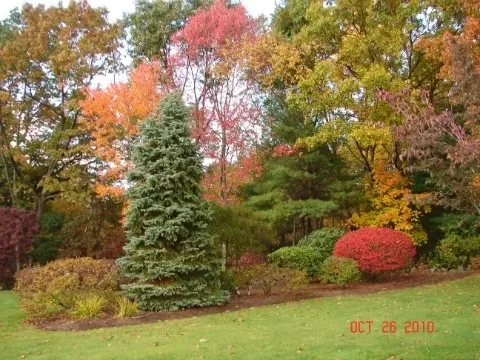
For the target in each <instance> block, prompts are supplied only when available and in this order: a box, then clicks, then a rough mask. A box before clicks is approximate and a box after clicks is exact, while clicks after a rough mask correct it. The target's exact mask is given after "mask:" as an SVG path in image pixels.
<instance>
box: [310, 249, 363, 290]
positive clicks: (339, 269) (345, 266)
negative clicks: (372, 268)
mask: <svg viewBox="0 0 480 360" xmlns="http://www.w3.org/2000/svg"><path fill="white" fill-rule="evenodd" d="M320 273H321V279H322V281H323V282H326V283H331V284H338V285H341V286H342V287H345V286H346V285H349V284H351V283H354V282H357V281H359V280H360V271H359V270H358V266H357V263H356V262H355V261H354V260H352V259H347V258H342V257H335V256H330V257H328V258H327V259H326V260H325V261H324V262H323V264H322V267H321V270H320Z"/></svg>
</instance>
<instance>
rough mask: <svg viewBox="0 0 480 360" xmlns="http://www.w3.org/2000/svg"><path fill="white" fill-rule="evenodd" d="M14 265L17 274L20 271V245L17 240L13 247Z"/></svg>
mask: <svg viewBox="0 0 480 360" xmlns="http://www.w3.org/2000/svg"><path fill="white" fill-rule="evenodd" d="M15 265H16V268H17V272H19V271H20V245H19V244H18V240H17V243H16V245H15Z"/></svg>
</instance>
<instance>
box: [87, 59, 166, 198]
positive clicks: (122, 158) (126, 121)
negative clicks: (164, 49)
mask: <svg viewBox="0 0 480 360" xmlns="http://www.w3.org/2000/svg"><path fill="white" fill-rule="evenodd" d="M162 84H163V85H164V86H162ZM167 84H168V79H166V78H165V74H164V73H163V72H162V71H161V69H160V66H159V63H158V62H143V63H141V64H140V65H139V66H138V67H136V68H134V69H132V71H131V72H130V73H129V78H128V81H127V82H121V83H115V84H111V85H109V86H108V87H107V88H105V89H87V91H86V98H85V99H84V100H83V101H81V103H80V104H81V107H82V110H83V121H82V125H83V126H84V128H85V129H86V130H87V131H88V132H89V133H90V134H91V135H92V142H91V146H92V147H93V148H94V152H95V155H97V156H98V157H99V159H101V160H102V163H103V167H102V171H101V173H100V177H99V178H98V179H97V185H96V191H97V193H98V194H100V195H107V194H110V195H120V194H122V193H123V190H122V189H121V187H119V182H120V181H121V180H124V179H125V177H126V172H127V171H128V170H129V167H130V165H131V155H132V154H131V147H132V144H133V142H134V141H135V139H136V137H137V136H138V133H139V127H140V124H141V122H142V121H143V120H144V119H145V118H146V117H147V116H148V115H149V114H150V113H151V112H152V111H153V110H154V109H155V107H156V104H158V101H159V100H160V98H161V96H162V95H163V94H164V93H165V92H166V91H168V88H167V87H166V86H167Z"/></svg>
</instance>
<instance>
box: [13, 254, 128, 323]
mask: <svg viewBox="0 0 480 360" xmlns="http://www.w3.org/2000/svg"><path fill="white" fill-rule="evenodd" d="M119 284H120V274H119V271H118V268H117V267H116V265H115V262H114V261H112V260H94V259H91V258H80V259H66V260H57V261H54V262H51V263H49V264H47V265H45V266H39V267H33V268H26V269H24V270H22V271H20V272H19V273H18V274H17V275H16V284H15V291H16V293H17V294H18V296H19V300H20V305H21V306H22V308H23V309H24V311H25V312H26V313H27V314H28V315H29V316H31V317H37V316H44V315H49V314H56V313H59V312H65V311H72V310H74V308H75V307H76V306H77V302H78V301H80V300H82V299H84V297H85V296H86V295H88V296H93V295H95V294H98V295H101V296H103V297H104V298H107V297H108V296H109V295H110V294H111V293H113V292H115V291H117V290H118V289H119Z"/></svg>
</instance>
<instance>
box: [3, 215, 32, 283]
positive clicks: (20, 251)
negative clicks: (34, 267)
mask: <svg viewBox="0 0 480 360" xmlns="http://www.w3.org/2000/svg"><path fill="white" fill-rule="evenodd" d="M0 224H2V225H1V226H0V286H2V287H5V288H10V287H11V286H12V285H13V275H14V274H15V272H16V271H19V270H20V268H21V267H22V266H23V265H24V264H25V263H26V262H27V261H28V254H29V252H30V250H31V248H32V240H33V238H34V237H35V235H36V233H37V230H38V222H37V217H36V215H35V213H33V212H28V211H23V210H20V209H14V208H0Z"/></svg>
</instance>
